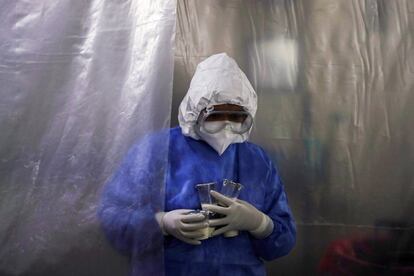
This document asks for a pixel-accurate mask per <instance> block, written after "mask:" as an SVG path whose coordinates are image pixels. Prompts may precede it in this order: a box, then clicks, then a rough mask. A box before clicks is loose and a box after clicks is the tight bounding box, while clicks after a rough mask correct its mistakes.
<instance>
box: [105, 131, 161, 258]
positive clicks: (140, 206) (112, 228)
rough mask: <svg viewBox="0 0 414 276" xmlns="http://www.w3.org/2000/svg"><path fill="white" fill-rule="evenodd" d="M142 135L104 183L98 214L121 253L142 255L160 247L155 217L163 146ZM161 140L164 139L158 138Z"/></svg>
mask: <svg viewBox="0 0 414 276" xmlns="http://www.w3.org/2000/svg"><path fill="white" fill-rule="evenodd" d="M158 142H159V139H157V138H154V137H146V138H144V139H143V141H141V142H140V143H137V144H135V145H134V146H133V147H132V148H131V149H130V150H129V152H128V154H127V155H126V157H125V159H124V160H123V162H122V164H121V166H120V168H119V169H118V170H117V171H116V172H115V174H114V175H113V177H112V178H111V179H110V181H109V182H108V183H107V184H106V186H105V188H104V191H103V194H102V198H101V203H100V206H99V210H98V217H99V219H100V222H101V226H102V228H103V230H104V232H105V234H106V236H107V238H108V240H109V241H110V243H111V244H112V245H113V246H114V247H115V248H116V249H118V250H119V251H120V252H121V253H123V254H126V255H129V256H132V255H133V256H137V255H141V256H144V255H145V254H147V255H148V254H152V253H151V252H156V251H157V250H158V251H159V249H160V248H162V242H163V240H162V232H161V230H160V229H159V226H158V223H157V221H156V219H155V214H156V212H159V211H162V207H163V203H164V197H163V196H162V195H163V193H162V189H163V187H164V185H163V182H162V180H163V168H164V167H165V163H163V162H165V160H163V156H164V153H163V152H162V151H163V150H166V147H165V149H164V147H163V146H159V145H157V143H158ZM162 143H164V144H165V142H161V145H163V144H162Z"/></svg>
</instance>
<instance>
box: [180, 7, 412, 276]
mask: <svg viewBox="0 0 414 276" xmlns="http://www.w3.org/2000/svg"><path fill="white" fill-rule="evenodd" d="M177 13H178V15H177V16H178V19H177V20H178V21H177V36H176V47H177V48H176V51H175V71H174V97H173V107H172V123H173V124H177V119H176V118H177V108H178V105H179V103H180V101H181V99H182V97H183V96H184V94H185V93H186V91H187V89H188V86H189V82H190V80H191V77H192V74H193V73H194V71H195V67H196V65H197V64H198V63H199V62H200V61H202V60H203V59H205V58H206V57H208V56H210V55H211V54H214V53H219V52H227V53H228V54H229V55H230V56H232V57H233V58H235V59H236V61H237V62H238V63H239V65H240V66H241V67H242V69H243V70H244V71H245V72H246V74H247V76H248V78H249V79H250V81H251V82H252V84H253V86H254V87H255V89H256V90H257V93H258V96H259V109H258V114H257V118H256V125H255V128H254V131H253V135H252V140H253V141H254V142H256V143H258V144H260V145H262V146H263V147H264V148H265V149H266V150H267V151H268V152H269V153H270V155H271V156H272V158H273V159H274V160H275V161H276V162H277V163H278V165H279V168H280V171H281V174H282V178H283V180H284V183H285V187H286V190H287V193H288V197H289V200H290V205H291V207H292V208H293V212H294V215H295V217H296V219H297V224H298V242H297V246H296V248H295V249H294V250H293V252H292V253H291V254H290V255H289V256H288V257H285V258H283V259H280V260H277V261H274V262H272V263H269V264H268V271H269V272H270V273H271V274H270V275H279V274H283V275H310V274H316V273H317V271H318V267H319V266H320V263H322V262H325V263H329V262H330V259H329V258H326V256H328V255H330V254H333V255H334V257H336V258H338V259H334V261H333V263H339V266H343V267H336V268H332V269H338V271H339V270H341V269H343V271H345V272H344V273H345V274H346V273H348V274H349V273H350V272H349V271H350V270H348V269H354V267H353V266H354V265H355V267H356V268H355V269H359V268H358V265H357V264H355V263H353V262H354V261H355V262H356V263H358V258H363V256H360V257H358V256H357V257H355V256H354V259H352V258H350V260H347V261H349V263H347V264H346V263H345V262H344V263H343V264H341V262H340V261H341V259H340V258H341V256H339V257H338V256H336V255H335V254H336V253H337V252H335V249H336V248H337V247H338V246H339V247H340V246H343V244H341V243H340V241H341V240H343V241H344V243H348V242H349V243H350V244H352V245H354V244H355V243H354V242H355V241H357V242H358V241H360V242H365V241H370V242H371V243H369V245H370V246H371V247H372V248H375V250H373V252H368V253H367V252H364V253H366V255H367V256H365V257H366V258H371V259H370V260H369V261H367V260H365V261H367V262H368V265H367V267H365V268H366V269H367V270H366V271H364V270H361V271H359V273H362V274H359V275H366V274H364V273H372V272H373V271H372V270H371V269H372V267H373V264H375V263H376V261H377V260H381V258H383V261H382V263H385V264H386V265H385V266H383V267H381V266H380V267H379V268H378V269H379V272H381V273H383V272H384V271H388V269H399V267H402V266H404V265H409V266H411V268H413V266H414V256H413V255H410V257H407V256H408V255H407V254H408V253H407V252H409V251H411V252H413V250H414V228H413V225H414V216H413V215H412V214H413V210H414V173H413V170H412V166H413V164H414V129H413V122H414V93H413V92H414V1H412V0H397V1H385V0H335V1H325V0H299V1H294V0H273V1H270V0H269V1H247V0H246V1H244V0H233V1H219V0H213V1H196V0H183V1H179V5H178V12H177ZM381 237H387V240H386V242H384V243H382V242H381ZM338 243H339V244H338ZM328 246H329V248H328ZM335 246H337V247H335ZM364 250H365V249H364ZM381 252H383V254H384V255H381V254H380V253H381ZM374 253H375V254H374ZM370 254H371V255H370ZM387 254H388V255H387ZM392 254H393V255H392ZM411 254H412V253H411ZM377 255H378V256H377ZM390 256H391V257H390ZM387 258H388V259H387ZM389 259H391V261H390V264H388V263H387V261H386V260H389ZM338 260H339V261H338ZM392 267H393V268H392ZM354 273H355V271H354ZM332 275H335V273H333V274H332Z"/></svg>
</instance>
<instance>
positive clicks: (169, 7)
mask: <svg viewBox="0 0 414 276" xmlns="http://www.w3.org/2000/svg"><path fill="white" fill-rule="evenodd" d="M175 5H176V4H175V1H173V0H171V1H165V0H159V1H154V0H148V1H132V0H129V1H109V0H107V1H106V0H93V1H83V0H77V1H72V0H58V1H39V0H33V1H32V0H31V1H23V0H17V1H15V0H13V1H11V0H9V1H6V0H2V1H0V7H1V9H0V21H1V24H0V98H1V100H0V133H1V134H0V158H1V159H0V221H1V223H0V274H1V275H125V274H126V273H127V270H128V263H127V260H126V259H125V258H121V257H119V255H118V253H116V252H115V251H113V250H112V249H111V248H110V247H109V245H108V244H107V241H106V239H105V238H104V237H103V234H101V230H100V229H99V225H98V221H97V219H96V207H97V203H98V202H99V197H100V191H101V188H102V186H103V184H104V183H105V181H107V179H108V178H109V177H110V175H111V174H112V173H113V171H114V169H115V168H116V167H117V166H118V164H119V161H120V159H121V158H122V157H123V156H124V154H125V152H126V151H127V150H128V148H129V147H130V145H131V144H132V143H133V142H134V141H135V140H137V139H139V138H140V137H142V136H143V135H144V134H147V133H150V132H153V131H156V130H159V129H162V128H165V127H168V126H169V125H170V122H169V119H170V107H171V95H172V77H173V52H172V50H173V46H174V44H173V43H174V33H175V18H176V6H175ZM166 143H167V141H166ZM166 146H167V144H166V145H165V147H166ZM165 158H166V156H165ZM157 183H160V185H161V184H162V183H163V181H162V179H160V181H157ZM161 188H162V187H160V191H162V189H161ZM159 200H160V201H162V202H163V200H164V195H163V193H162V192H160V198H159ZM160 250H161V249H160Z"/></svg>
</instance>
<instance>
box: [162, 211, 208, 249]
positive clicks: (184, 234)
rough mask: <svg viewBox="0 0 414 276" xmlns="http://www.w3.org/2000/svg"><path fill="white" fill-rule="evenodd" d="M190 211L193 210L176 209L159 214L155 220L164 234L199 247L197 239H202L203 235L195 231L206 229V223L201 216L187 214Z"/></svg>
mask: <svg viewBox="0 0 414 276" xmlns="http://www.w3.org/2000/svg"><path fill="white" fill-rule="evenodd" d="M191 211H194V210H190V209H177V210H173V211H170V212H166V213H164V212H161V213H158V214H157V215H156V218H157V221H158V224H159V225H160V227H161V230H162V231H163V233H164V234H170V235H172V236H174V237H176V238H177V239H179V240H181V241H183V242H186V243H189V244H193V245H200V244H201V242H200V241H199V240H197V239H199V238H201V237H203V233H202V232H201V231H197V230H200V229H203V228H206V227H207V226H208V222H207V221H206V218H205V217H204V215H202V214H188V213H189V212H191Z"/></svg>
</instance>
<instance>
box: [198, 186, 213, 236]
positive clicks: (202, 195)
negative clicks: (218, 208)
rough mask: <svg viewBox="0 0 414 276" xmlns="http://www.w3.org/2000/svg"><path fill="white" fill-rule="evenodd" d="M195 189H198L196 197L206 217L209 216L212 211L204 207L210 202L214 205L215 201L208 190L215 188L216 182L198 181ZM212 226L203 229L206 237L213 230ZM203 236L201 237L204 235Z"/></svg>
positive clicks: (211, 214)
mask: <svg viewBox="0 0 414 276" xmlns="http://www.w3.org/2000/svg"><path fill="white" fill-rule="evenodd" d="M196 189H197V191H198V198H199V199H200V204H201V208H202V209H203V211H204V212H206V214H207V217H208V218H211V217H212V216H213V215H214V213H213V212H211V211H210V210H208V209H207V208H205V205H207V204H210V205H212V204H213V205H216V204H217V201H216V200H215V198H214V197H212V196H211V195H210V191H215V190H216V182H209V183H200V184H197V185H196ZM214 229H215V228H214V227H207V229H206V230H204V229H203V230H204V231H205V232H204V233H205V236H207V234H208V236H207V238H209V237H211V234H212V233H213V231H214ZM205 236H203V238H204V237H205Z"/></svg>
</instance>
